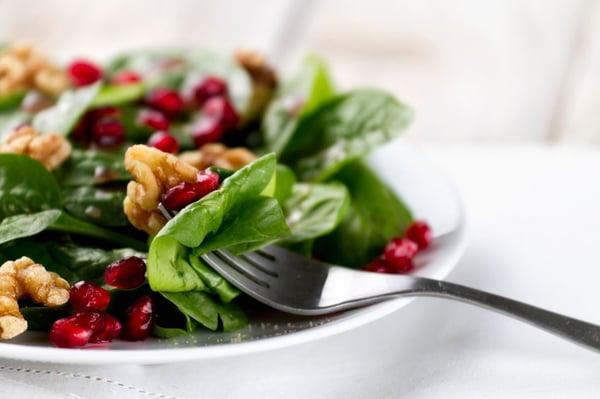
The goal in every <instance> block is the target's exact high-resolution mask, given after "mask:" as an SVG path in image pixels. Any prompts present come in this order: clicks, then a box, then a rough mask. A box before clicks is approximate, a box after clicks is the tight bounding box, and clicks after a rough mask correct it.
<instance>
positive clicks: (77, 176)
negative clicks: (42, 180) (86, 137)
mask: <svg viewBox="0 0 600 399" xmlns="http://www.w3.org/2000/svg"><path fill="white" fill-rule="evenodd" d="M55 175H56V177H57V179H58V181H59V182H60V184H61V186H63V187H80V186H94V185H100V184H105V183H111V182H126V181H128V180H130V179H131V175H130V174H129V172H127V170H126V169H125V164H124V161H123V155H122V154H120V153H115V152H108V151H98V150H78V149H75V150H73V152H72V153H71V156H70V157H69V159H68V160H67V161H66V162H65V163H64V164H63V165H62V166H61V167H60V168H59V169H58V170H56V171H55Z"/></svg>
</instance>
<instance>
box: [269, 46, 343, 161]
mask: <svg viewBox="0 0 600 399" xmlns="http://www.w3.org/2000/svg"><path fill="white" fill-rule="evenodd" d="M334 94H335V87H334V84H333V81H332V79H331V77H330V75H329V71H328V69H327V65H326V64H325V62H324V61H323V60H321V59H320V58H319V57H316V56H310V57H307V58H306V59H305V60H304V62H303V64H302V66H301V68H300V70H299V71H298V72H297V73H296V74H295V76H294V77H293V78H292V79H291V80H290V81H289V82H287V83H286V84H284V86H283V87H282V88H281V89H280V90H279V92H278V93H277V97H276V98H275V99H274V100H273V101H272V102H271V105H270V106H269V108H268V109H267V112H266V114H265V118H264V120H263V126H262V133H263V141H264V145H265V146H266V148H267V149H268V150H269V151H274V152H280V151H282V150H283V149H284V148H285V147H286V145H287V143H288V141H289V140H290V139H291V137H292V135H293V134H294V131H295V130H296V127H297V124H298V121H299V119H300V118H301V117H302V116H304V115H306V114H308V113H310V112H311V111H313V110H314V109H316V108H317V107H319V106H320V105H321V104H323V103H324V102H326V101H327V100H329V99H330V98H331V97H333V95H334Z"/></svg>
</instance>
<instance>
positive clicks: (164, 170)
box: [123, 144, 198, 235]
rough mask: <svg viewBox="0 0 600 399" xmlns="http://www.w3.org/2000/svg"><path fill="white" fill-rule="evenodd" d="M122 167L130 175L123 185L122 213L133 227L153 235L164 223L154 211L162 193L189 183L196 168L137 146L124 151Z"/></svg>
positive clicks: (145, 147)
mask: <svg viewBox="0 0 600 399" xmlns="http://www.w3.org/2000/svg"><path fill="white" fill-rule="evenodd" d="M125 168H126V169H127V170H128V171H129V173H131V175H132V176H133V179H134V180H132V181H130V182H129V184H128V185H127V196H126V197H125V201H124V202H123V210H124V212H125V215H127V218H128V219H129V221H130V222H131V224H133V225H134V226H135V227H136V228H138V229H140V230H144V231H145V232H147V233H148V234H150V235H154V234H156V233H157V232H158V231H159V230H160V229H161V227H162V226H163V225H164V224H165V223H166V219H165V217H164V216H163V215H162V214H161V213H160V211H159V210H158V204H159V203H160V198H161V196H162V194H163V193H165V192H166V191H167V190H168V189H170V188H171V187H173V186H176V185H177V184H179V183H182V182H187V183H193V182H195V181H196V179H197V175H198V169H196V168H195V167H194V166H192V165H190V164H188V163H186V162H184V161H182V160H180V159H179V158H177V157H176V156H175V155H172V154H168V153H166V152H162V151H160V150H157V149H156V148H153V147H148V146H146V145H142V144H138V145H133V146H131V147H129V148H128V149H127V152H125Z"/></svg>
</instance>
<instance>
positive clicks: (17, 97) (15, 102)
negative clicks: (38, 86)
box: [0, 90, 27, 112]
mask: <svg viewBox="0 0 600 399" xmlns="http://www.w3.org/2000/svg"><path fill="white" fill-rule="evenodd" d="M25 94H27V92H26V91H25V90H19V91H16V92H13V93H9V94H5V95H2V96H0V112H5V111H8V110H11V109H13V108H17V107H18V106H19V105H20V104H21V101H23V98H25Z"/></svg>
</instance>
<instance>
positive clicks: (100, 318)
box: [71, 311, 106, 334]
mask: <svg viewBox="0 0 600 399" xmlns="http://www.w3.org/2000/svg"><path fill="white" fill-rule="evenodd" d="M105 314H106V313H104V312H96V311H84V312H77V313H75V314H74V315H72V316H71V317H73V318H74V319H75V320H76V321H77V323H78V324H79V325H80V326H82V327H88V328H90V329H91V330H92V334H95V333H96V332H98V331H101V330H102V329H104V323H105Z"/></svg>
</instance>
